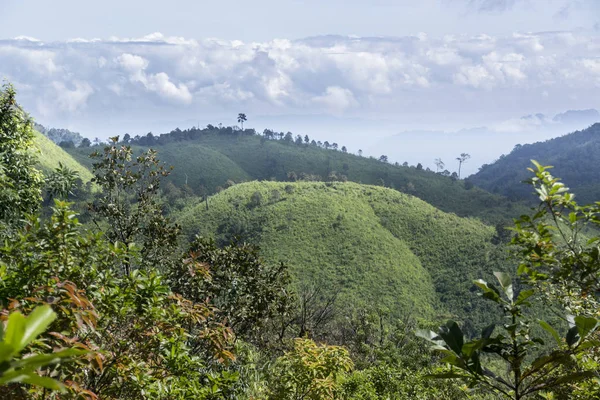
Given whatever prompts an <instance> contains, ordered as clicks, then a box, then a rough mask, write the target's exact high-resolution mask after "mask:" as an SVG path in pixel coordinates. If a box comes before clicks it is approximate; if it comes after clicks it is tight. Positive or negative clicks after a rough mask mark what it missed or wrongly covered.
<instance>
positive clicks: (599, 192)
mask: <svg viewBox="0 0 600 400" xmlns="http://www.w3.org/2000/svg"><path fill="white" fill-rule="evenodd" d="M562 115H566V118H571V115H568V113H565V114H562ZM532 159H533V160H536V161H538V162H539V163H541V164H543V165H552V166H554V168H553V169H552V171H551V173H552V174H553V175H554V176H557V177H560V178H562V180H563V181H564V183H565V184H566V185H567V186H568V187H569V188H571V190H572V191H573V192H574V193H575V194H576V195H577V197H578V198H579V200H580V201H582V202H584V203H591V202H594V201H598V200H600V163H598V160H600V123H597V124H594V125H592V126H590V127H589V128H587V129H584V130H581V131H577V132H573V133H570V134H568V135H564V136H561V137H557V138H554V139H551V140H547V141H544V142H538V143H533V144H525V145H523V146H516V147H515V148H514V150H513V151H512V152H511V153H510V154H508V155H506V156H504V157H501V158H500V159H499V160H498V161H496V162H494V163H492V164H489V165H484V166H483V167H482V168H481V170H480V171H479V172H478V173H477V174H475V175H473V176H472V177H470V178H469V179H470V180H471V181H472V182H473V183H474V184H476V185H477V186H480V187H482V188H483V189H486V190H488V191H490V192H493V193H497V194H501V195H504V196H507V197H509V198H511V199H513V200H521V199H524V200H526V199H534V197H533V196H532V189H531V187H529V186H528V185H525V184H523V183H521V182H522V181H523V180H525V179H527V178H529V177H530V173H529V172H528V171H527V168H528V167H530V166H531V160H532Z"/></svg>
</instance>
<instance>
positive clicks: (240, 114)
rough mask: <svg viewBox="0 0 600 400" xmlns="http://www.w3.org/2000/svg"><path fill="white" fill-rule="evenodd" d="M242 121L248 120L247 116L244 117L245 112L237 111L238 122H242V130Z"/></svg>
mask: <svg viewBox="0 0 600 400" xmlns="http://www.w3.org/2000/svg"><path fill="white" fill-rule="evenodd" d="M244 121H248V118H246V114H244V113H239V114H238V124H242V130H244Z"/></svg>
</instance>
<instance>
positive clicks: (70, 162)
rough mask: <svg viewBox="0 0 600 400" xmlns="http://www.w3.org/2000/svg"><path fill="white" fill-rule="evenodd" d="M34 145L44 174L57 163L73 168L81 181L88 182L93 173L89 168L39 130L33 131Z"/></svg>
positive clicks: (55, 166)
mask: <svg viewBox="0 0 600 400" xmlns="http://www.w3.org/2000/svg"><path fill="white" fill-rule="evenodd" d="M34 146H35V148H36V149H37V151H38V152H39V153H38V154H37V158H38V162H39V166H40V169H41V170H42V172H44V173H45V174H47V173H49V172H51V171H53V170H54V169H55V168H57V167H58V163H59V162H60V163H62V164H63V165H64V166H66V167H68V168H70V169H72V170H75V171H77V172H78V173H79V177H80V178H81V180H82V181H83V182H89V181H90V180H91V179H92V178H93V175H92V173H91V172H90V170H89V169H87V168H86V167H84V166H83V165H82V164H80V163H79V162H77V161H76V160H75V159H74V158H73V157H72V156H71V155H70V154H69V153H67V152H66V151H64V150H63V149H62V148H60V147H59V146H58V145H56V144H55V143H54V142H52V141H51V140H50V139H49V138H47V137H46V136H44V135H42V134H41V133H39V132H37V131H36V132H35V138H34Z"/></svg>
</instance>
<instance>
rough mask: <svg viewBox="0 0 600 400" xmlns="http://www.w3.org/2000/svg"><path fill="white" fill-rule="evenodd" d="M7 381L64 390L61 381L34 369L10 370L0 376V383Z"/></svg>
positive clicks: (4, 383)
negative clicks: (39, 373)
mask: <svg viewBox="0 0 600 400" xmlns="http://www.w3.org/2000/svg"><path fill="white" fill-rule="evenodd" d="M9 383H27V384H29V385H35V386H41V387H45V388H47V389H51V390H59V391H62V392H64V390H65V387H64V385H63V384H62V383H60V382H58V381H56V380H54V379H52V378H47V377H44V376H39V375H38V374H36V373H35V372H34V371H27V370H26V371H23V370H19V371H10V372H8V373H6V374H4V375H2V376H1V377H0V385H6V384H9Z"/></svg>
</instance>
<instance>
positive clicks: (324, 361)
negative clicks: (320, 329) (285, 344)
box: [268, 338, 354, 400]
mask: <svg viewBox="0 0 600 400" xmlns="http://www.w3.org/2000/svg"><path fill="white" fill-rule="evenodd" d="M353 366H354V365H353V363H352V360H351V359H350V355H349V353H348V350H346V349H345V348H343V347H338V346H328V345H318V344H316V343H315V342H313V341H312V340H310V339H300V338H298V339H295V340H294V348H293V349H292V350H291V351H289V352H286V353H285V354H284V355H283V356H281V357H280V358H278V359H277V362H276V365H275V371H274V373H273V374H272V376H271V377H270V382H269V389H270V390H269V392H270V393H269V396H268V399H273V400H275V399H305V400H322V399H335V398H337V397H336V391H337V390H339V388H340V379H339V378H340V377H341V376H343V374H345V373H347V372H349V371H351V370H352V368H353Z"/></svg>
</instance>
